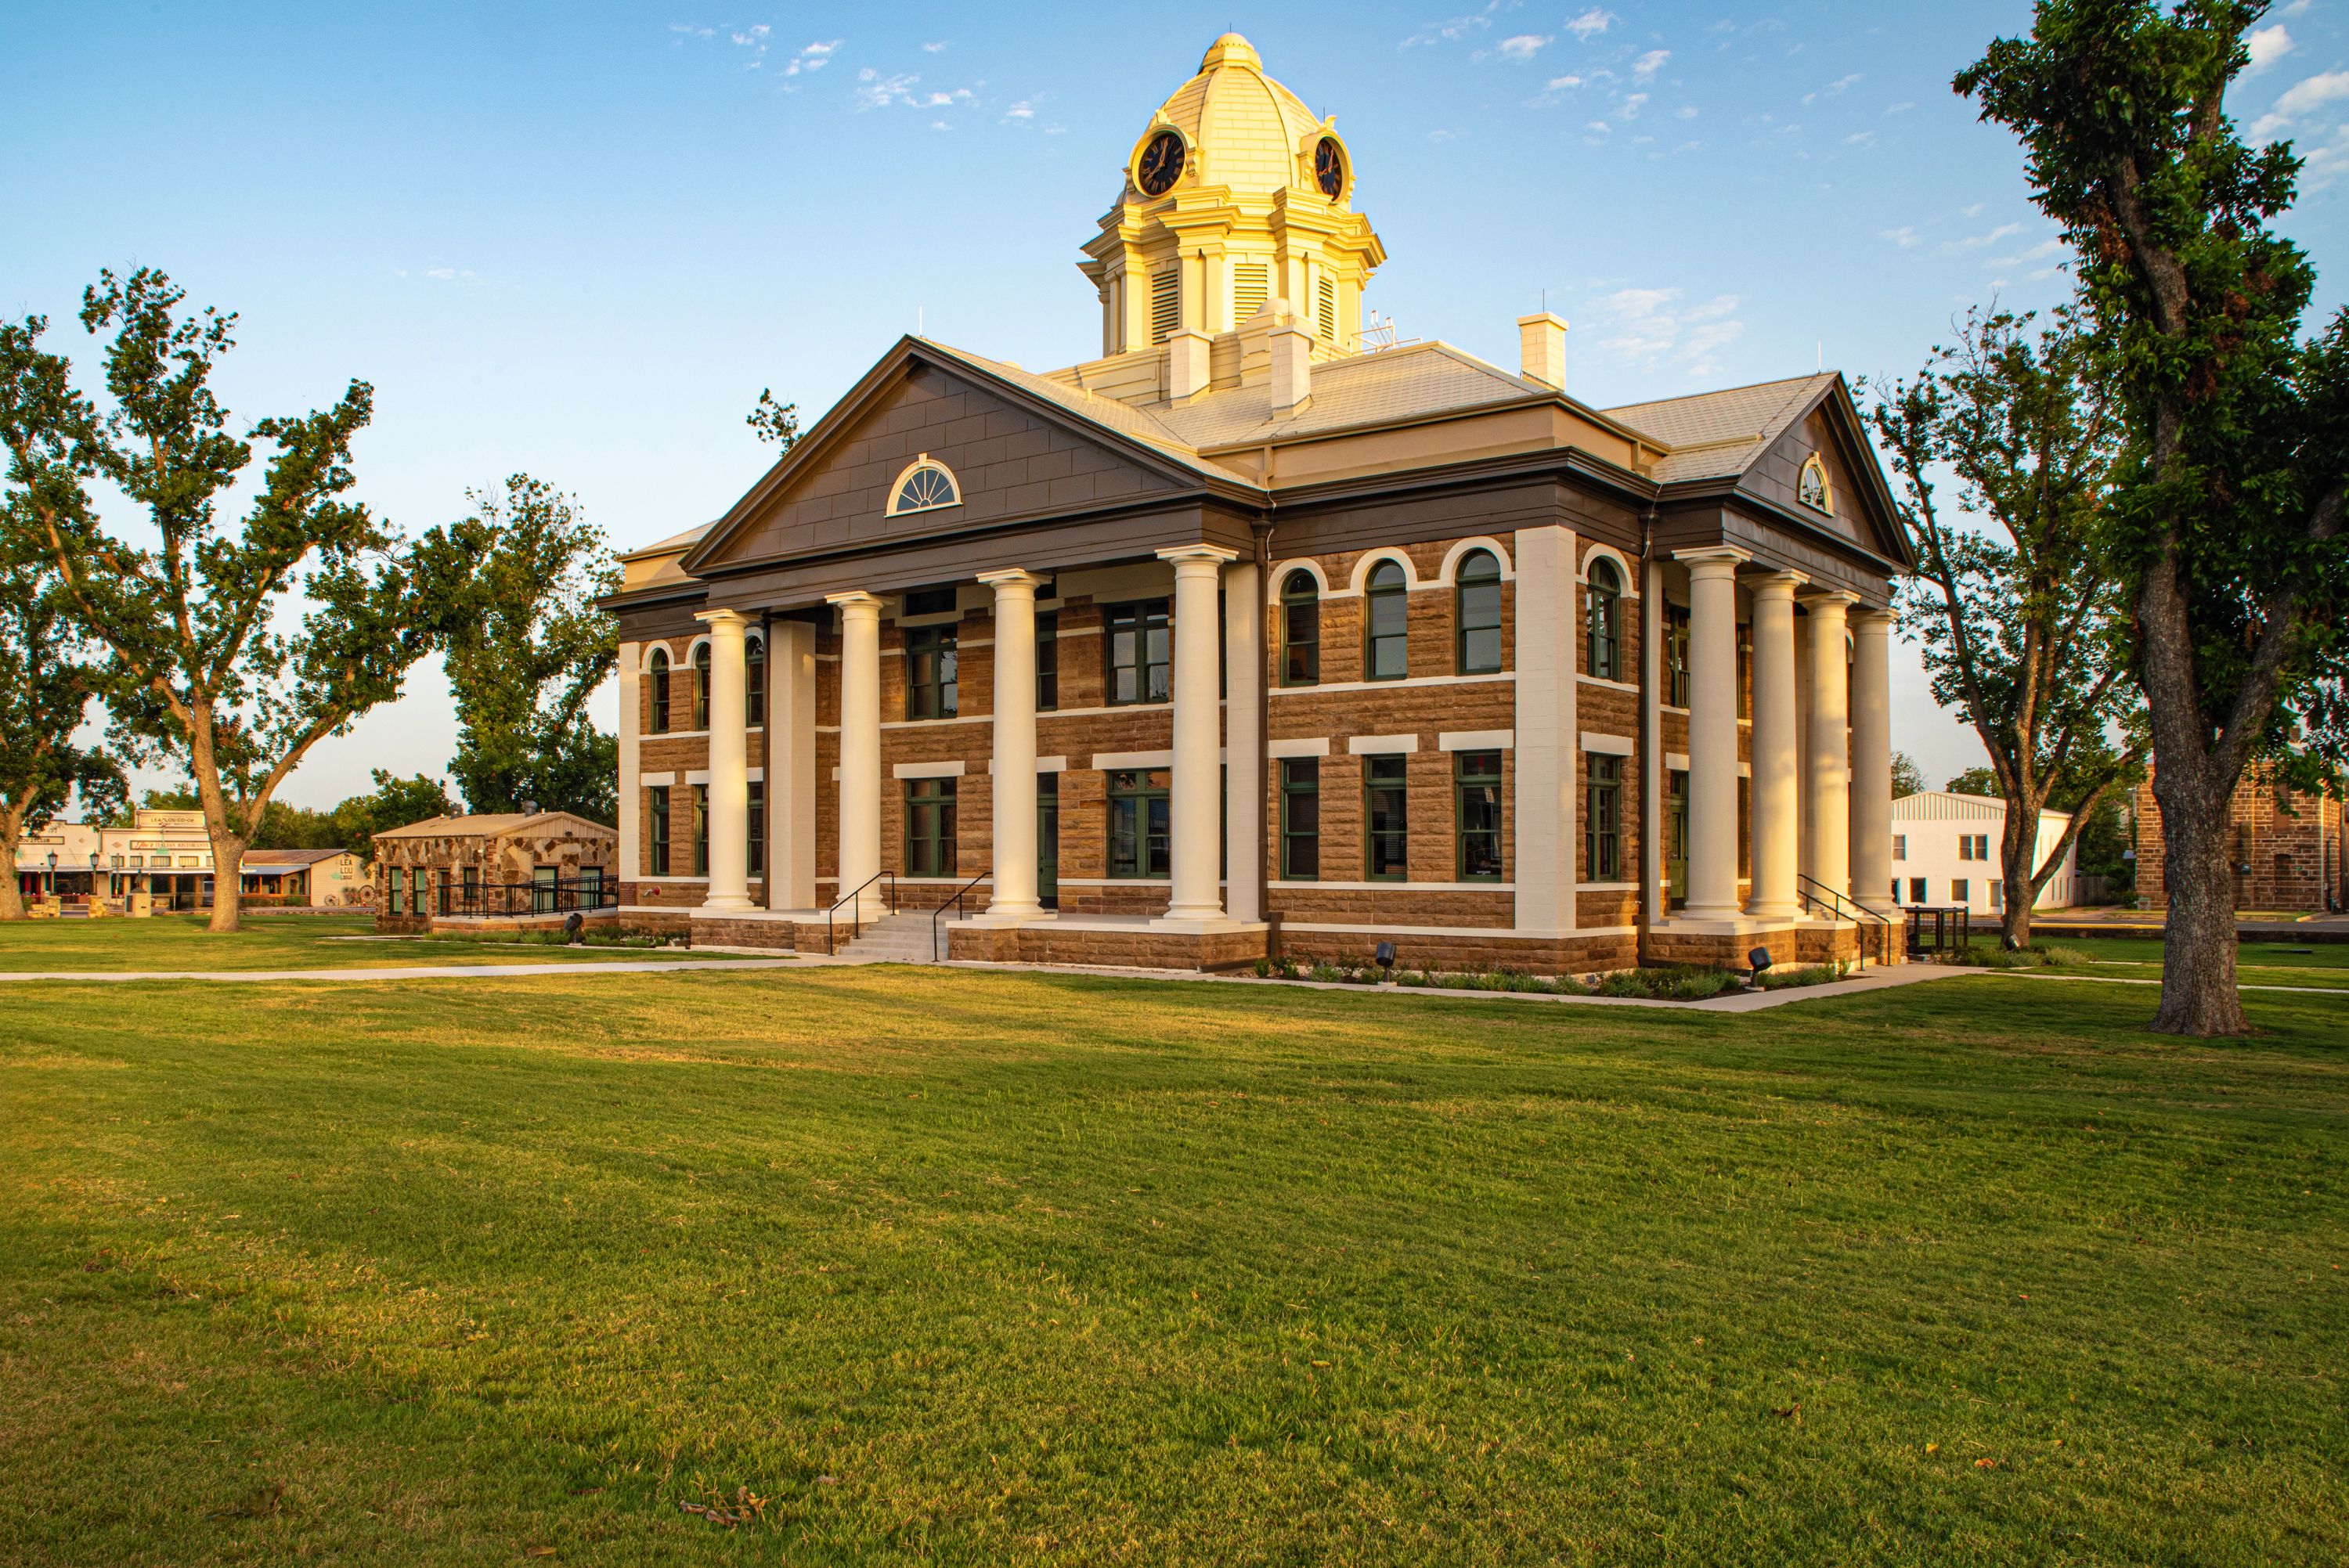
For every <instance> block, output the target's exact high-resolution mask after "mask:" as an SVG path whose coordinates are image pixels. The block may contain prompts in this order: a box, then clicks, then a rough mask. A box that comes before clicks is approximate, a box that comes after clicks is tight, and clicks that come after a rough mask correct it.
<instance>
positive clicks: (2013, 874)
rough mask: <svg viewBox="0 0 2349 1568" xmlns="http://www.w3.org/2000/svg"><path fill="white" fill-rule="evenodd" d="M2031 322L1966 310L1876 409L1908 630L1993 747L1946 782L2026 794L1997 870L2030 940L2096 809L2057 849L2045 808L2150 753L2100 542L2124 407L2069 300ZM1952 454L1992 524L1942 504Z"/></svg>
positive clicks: (2115, 588)
mask: <svg viewBox="0 0 2349 1568" xmlns="http://www.w3.org/2000/svg"><path fill="white" fill-rule="evenodd" d="M2032 320H2033V318H2032V317H2031V316H2030V315H2014V314H2013V313H2011V312H2008V311H2001V310H1992V311H1989V312H1982V311H1979V310H1976V311H1970V312H1968V313H1967V315H1966V317H1965V319H1964V321H1963V322H1961V324H1960V325H1959V330H1958V335H1957V342H1956V344H1955V345H1954V346H1950V347H1943V348H1936V349H1935V350H1934V351H1933V355H1932V357H1931V359H1930V360H1929V361H1928V362H1927V364H1926V366H1925V367H1924V368H1923V369H1922V370H1921V371H1920V372H1919V373H1918V374H1917V376H1916V377H1914V378H1913V379H1911V380H1908V381H1895V382H1893V383H1891V384H1890V385H1889V387H1886V388H1884V389H1883V390H1882V392H1881V395H1880V396H1879V397H1878V398H1877V399H1876V401H1875V405H1874V407H1871V408H1870V409H1869V410H1868V420H1869V423H1870V424H1871V425H1872V426H1874V428H1875V429H1876V433H1877V435H1878V438H1879V439H1880V440H1881V441H1882V442H1883V444H1884V446H1885V449H1886V450H1887V451H1888V452H1889V454H1890V456H1891V459H1892V467H1893V470H1894V472H1895V473H1896V474H1898V475H1899V480H1900V483H1901V486H1902V488H1903V490H1906V492H1907V503H1906V506H1905V508H1904V510H1905V511H1906V512H1907V514H1908V521H1909V531H1910V532H1911V534H1912V535H1914V537H1915V539H1916V541H1917V554H1918V564H1919V567H1920V571H1919V573H1918V576H1917V577H1916V578H1915V579H1913V580H1911V581H1910V582H1909V583H1907V584H1904V585H1903V587H1902V589H1901V591H1900V594H1899V614H1900V622H1901V629H1902V630H1903V631H1904V632H1906V633H1907V634H1909V636H1910V637H1912V638H1914V639H1915V640H1916V641H1917V642H1918V643H1919V644H1920V645H1921V646H1922V648H1923V652H1924V663H1925V671H1926V674H1927V676H1929V677H1930V681H1931V685H1932V692H1933V696H1934V697H1935V698H1936V699H1937V700H1938V701H1940V704H1941V706H1942V707H1948V708H1952V709H1955V710H1956V711H1957V713H1958V714H1959V716H1960V717H1962V718H1964V719H1965V720H1966V722H1967V723H1969V724H1971V725H1972V726H1973V728H1974V733H1975V734H1976V735H1977V736H1979V737H1980V738H1981V739H1982V748H1983V749H1984V750H1986V751H1987V752H1989V753H1990V766H1989V767H1988V768H1986V769H1984V768H1977V769H1970V770H1969V771H1968V772H1967V773H1966V774H1964V775H1961V777H1960V778H1959V779H1951V781H1950V788H1951V789H1952V790H1956V791H1957V792H1959V793H1961V794H1968V795H1994V796H1997V797H1999V798H2000V799H2005V800H2008V801H2011V802H2013V809H2012V810H2009V811H2008V812H2007V813H2006V825H2005V828H2004V830H2002V833H2001V834H2000V837H1999V869H2000V873H2001V875H2002V877H2003V878H2004V879H2005V882H2006V888H2007V897H2006V900H2005V927H2006V935H2007V936H2008V937H2009V938H2010V939H2011V940H2012V941H2013V943H2015V944H2017V945H2021V944H2025V943H2028V942H2029V941H2030V940H2031V918H2032V912H2033V908H2034V907H2035V906H2036V904H2037V903H2038V899H2039V893H2040V890H2041V889H2043V888H2044V887H2045V886H2046V885H2047V883H2048V882H2050V881H2051V880H2053V879H2054V876H2055V873H2056V872H2059V871H2061V870H2062V869H2063V865H2064V856H2065V854H2066V853H2068V852H2069V851H2070V850H2071V847H2072V842H2073V840H2074V839H2075V837H2076V836H2077V835H2078V833H2079V830H2080V827H2081V824H2082V823H2083V822H2084V821H2085V820H2086V813H2085V811H2082V812H2075V814H2074V816H2073V819H2072V821H2071V823H2070V825H2069V826H2068V827H2067V828H2066V829H2065V830H2064V834H2063V835H2062V837H2061V838H2060V839H2059V840H2058V841H2057V842H2056V843H2055V844H2054V846H2053V847H2052V848H2050V850H2049V851H2048V852H2047V853H2046V854H2045V855H2044V856H2043V855H2041V854H2040V852H2039V820H2040V812H2042V811H2043V810H2046V809H2047V808H2048V806H2049V803H2050V802H2051V801H2053V800H2057V799H2070V800H2077V801H2080V802H2083V803H2084V804H2085V806H2086V807H2087V808H2088V809H2089V810H2093V809H2094V807H2095V803H2096V802H2097V801H2098V800H2100V799H2104V798H2106V797H2107V796H2109V795H2111V794H2112V793H2113V792H2115V791H2116V790H2118V789H2124V788H2127V786H2129V785H2130V784H2132V783H2134V782H2135V779H2136V767H2137V750H2136V749H2135V748H2133V747H2132V748H2120V749H2116V748H2114V747H2112V746H2111V745H2109V744H2107V743H2106V732H2107V731H2108V730H2109V729H2111V728H2112V727H2115V726H2116V725H2119V724H2121V723H2122V722H2124V721H2125V720H2127V718H2128V717H2130V715H2131V712H2132V709H2133V707H2134V698H2135V696H2136V692H2135V688H2134V687H2133V686H2131V685H2130V684H2129V682H2128V679H2127V668H2128V665H2127V638H2126V636H2125V634H2124V621H2125V614H2124V608H2123V599H2122V594H2121V591H2120V585H2119V580H2118V576H2117V574H2116V573H2115V571H2114V570H2113V568H2112V567H2111V566H2110V564H2109V563H2108V562H2106V559H2105V557H2104V554H2103V552H2102V551H2101V550H2100V549H2099V548H2098V544H2099V529H2100V527H2101V517H2100V514H2101V513H2102V511H2103V509H2104V504H2105V499H2106V490H2107V486H2108V484H2109V481H2110V476H2111V472H2112V465H2113V461H2114V459H2115V456H2116V451H2117V449H2118V446H2119V441H2118V434H2117V430H2116V422H2115V420H2114V419H2113V418H2112V416H2111V414H2110V411H2109V410H2108V409H2107V408H2106V406H2105V404H2104V401H2103V399H2102V398H2101V397H2100V396H2099V395H2098V391H2097V385H2096V377H2095V351H2094V345H2093V343H2092V342H2091V340H2090V339H2089V337H2088V336H2087V335H2085V333H2083V332H2081V331H2080V330H2079V327H2078V324H2077V322H2076V320H2075V317H2074V315H2073V314H2072V313H2071V312H2069V311H2064V312H2059V313H2058V315H2056V318H2055V320H2054V323H2052V324H2051V325H2049V326H2047V327H2046V328H2044V329H2043V330H2040V331H2038V332H2036V333H2034V332H2033V330H2032ZM1941 469H1948V470H1949V471H1950V472H1951V473H1953V474H1954V475H1955V476H1956V478H1957V480H1958V484H1959V487H1960V488H1959V490H1958V500H1959V504H1960V506H1961V509H1962V510H1963V511H1966V512H1970V513H1972V514H1975V515H1978V516H1980V517H1982V518H1983V519H1985V520H1987V521H1988V523H1989V525H1990V526H1989V527H1988V528H1987V529H1982V530H1975V529H1969V528H1961V527H1959V526H1957V524H1956V523H1955V521H1953V520H1952V519H1951V518H1949V517H1946V516H1944V515H1943V512H1942V510H1941V506H1940V497H1939V495H1938V492H1937V488H1936V485H1935V481H1934V475H1935V473H1936V472H1938V471H1940V470H1941ZM1961 785H1962V786H1963V788H1961Z"/></svg>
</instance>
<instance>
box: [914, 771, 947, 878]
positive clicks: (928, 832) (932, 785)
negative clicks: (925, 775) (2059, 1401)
mask: <svg viewBox="0 0 2349 1568" xmlns="http://www.w3.org/2000/svg"><path fill="white" fill-rule="evenodd" d="M956 863H957V862H956V859H955V780H953V779H906V780H905V874H906V875H907V876H909V877H950V876H953V875H954V874H955V866H956Z"/></svg>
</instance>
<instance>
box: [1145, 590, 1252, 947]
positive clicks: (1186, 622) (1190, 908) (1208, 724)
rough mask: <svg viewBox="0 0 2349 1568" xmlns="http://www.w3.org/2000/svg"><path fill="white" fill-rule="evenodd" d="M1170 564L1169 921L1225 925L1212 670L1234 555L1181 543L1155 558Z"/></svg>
mask: <svg viewBox="0 0 2349 1568" xmlns="http://www.w3.org/2000/svg"><path fill="white" fill-rule="evenodd" d="M1158 558H1159V559H1160V560H1161V561H1170V562H1174V789H1173V791H1172V797H1173V798H1172V799H1171V800H1170V801H1169V802H1168V811H1169V815H1170V817H1171V823H1170V826H1171V827H1172V829H1173V830H1174V887H1173V889H1172V892H1173V897H1172V899H1171V900H1170V901H1169V902H1168V903H1167V906H1166V918H1167V919H1168V920H1170V921H1186V922H1189V921H1220V920H1222V919H1223V918H1224V901H1223V890H1222V889H1221V887H1220V886H1219V885H1218V884H1219V883H1220V882H1221V881H1222V878H1221V877H1220V876H1218V875H1217V874H1216V861H1217V859H1218V856H1217V854H1216V850H1217V848H1218V847H1219V846H1218V844H1217V842H1216V841H1217V838H1218V836H1219V833H1220V830H1221V827H1222V824H1221V822H1220V821H1219V820H1218V819H1219V817H1220V816H1221V812H1220V811H1219V810H1218V807H1219V806H1220V805H1221V804H1222V800H1223V791H1222V790H1221V789H1219V788H1217V786H1218V784H1219V783H1220V775H1221V774H1222V771H1223V769H1222V764H1221V763H1220V761H1219V760H1218V759H1217V758H1216V751H1217V749H1218V746H1219V742H1220V741H1221V738H1222V728H1223V727H1222V725H1221V724H1220V723H1219V722H1218V721H1219V719H1220V717H1221V715H1220V713H1219V711H1218V707H1217V697H1216V665H1217V663H1218V660H1219V658H1220V655H1221V652H1222V646H1223V635H1222V630H1221V628H1220V627H1219V626H1218V624H1217V616H1216V593H1217V590H1218V589H1219V588H1220V587H1221V586H1222V579H1223V568H1224V563H1225V562H1228V561H1234V560H1237V559H1238V557H1237V552H1233V551H1229V550H1225V549H1222V548H1220V547H1218V546H1216V545H1212V544H1186V545H1182V546H1179V547H1177V548H1175V549H1172V550H1162V551H1160V552H1158Z"/></svg>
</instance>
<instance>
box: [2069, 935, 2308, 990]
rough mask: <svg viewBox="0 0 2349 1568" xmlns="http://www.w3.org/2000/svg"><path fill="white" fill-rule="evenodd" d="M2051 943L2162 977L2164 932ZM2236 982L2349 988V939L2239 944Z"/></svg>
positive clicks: (2117, 971)
mask: <svg viewBox="0 0 2349 1568" xmlns="http://www.w3.org/2000/svg"><path fill="white" fill-rule="evenodd" d="M2049 945H2051V946H2055V947H2064V948H2072V949H2075V950H2077V951H2079V952H2082V953H2085V954H2088V956H2089V957H2091V958H2093V959H2095V961H2096V962H2095V965H2094V966H2093V970H2092V972H2094V971H2104V972H2106V973H2109V974H2112V975H2126V976H2128V977H2130V978H2134V979H2145V980H2158V979H2160V978H2161V968H2162V956H2161V939H2160V938H2159V937H2158V936H2155V937H2141V936H2092V937H2056V938H2054V939H2052V940H2051V941H2050V942H2049ZM2235 983H2236V984H2237V985H2322V986H2325V987H2327V988H2332V987H2344V988H2349V943H2344V942H2333V943H2326V942H2310V943H2300V944H2294V943H2291V942H2245V943H2240V944H2237V946H2236V948H2235Z"/></svg>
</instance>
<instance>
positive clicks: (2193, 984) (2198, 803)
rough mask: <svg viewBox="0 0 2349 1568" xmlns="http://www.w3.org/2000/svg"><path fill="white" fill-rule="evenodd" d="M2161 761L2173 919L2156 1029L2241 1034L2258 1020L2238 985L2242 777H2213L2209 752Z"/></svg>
mask: <svg viewBox="0 0 2349 1568" xmlns="http://www.w3.org/2000/svg"><path fill="white" fill-rule="evenodd" d="M2195 761H2197V762H2199V763H2200V764H2201V766H2200V767H2199V768H2197V767H2195V766H2193V765H2192V764H2191V763H2183V764H2173V765H2171V766H2168V767H2165V766H2164V765H2163V763H2162V762H2161V760H2160V758H2156V759H2155V762H2154V769H2155V772H2154V776H2153V795H2154V799H2156V800H2158V801H2159V802H2160V805H2161V832H2162V839H2163V841H2164V843H2165V845H2166V848H2165V850H2164V851H2163V856H2162V865H2163V872H2164V875H2165V876H2166V877H2167V879H2168V887H2169V918H2168V925H2167V927H2166V928H2165V929H2164V931H2163V933H2162V939H2161V1010H2160V1011H2159V1012H2158V1013H2157V1014H2156V1015H2154V1020H2153V1027H2154V1030H2155V1032H2156V1033H2158V1034H2165V1035H2202V1036H2209V1035H2240V1034H2244V1033H2247V1032H2248V1031H2249V1030H2250V1028H2251V1025H2250V1024H2249V1023H2248V1022H2247V1021H2246V1020H2245V1019H2244V1017H2243V999H2242V997H2241V995H2240V994H2239V993H2238V992H2237V991H2236V989H2235V889H2234V883H2235V872H2234V864H2233V861H2232V859H2231V857H2230V853H2229V846H2228V842H2227V838H2228V830H2229V828H2230V805H2231V802H2232V799H2233V795H2234V789H2233V783H2234V781H2233V780H2232V779H2224V780H2220V779H2215V778H2212V777H2210V775H2214V774H2216V773H2217V772H2218V771H2219V769H2217V768H2216V767H2215V766H2213V765H2212V764H2211V763H2210V762H2209V761H2208V760H2207V759H2204V758H2196V759H2195Z"/></svg>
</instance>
